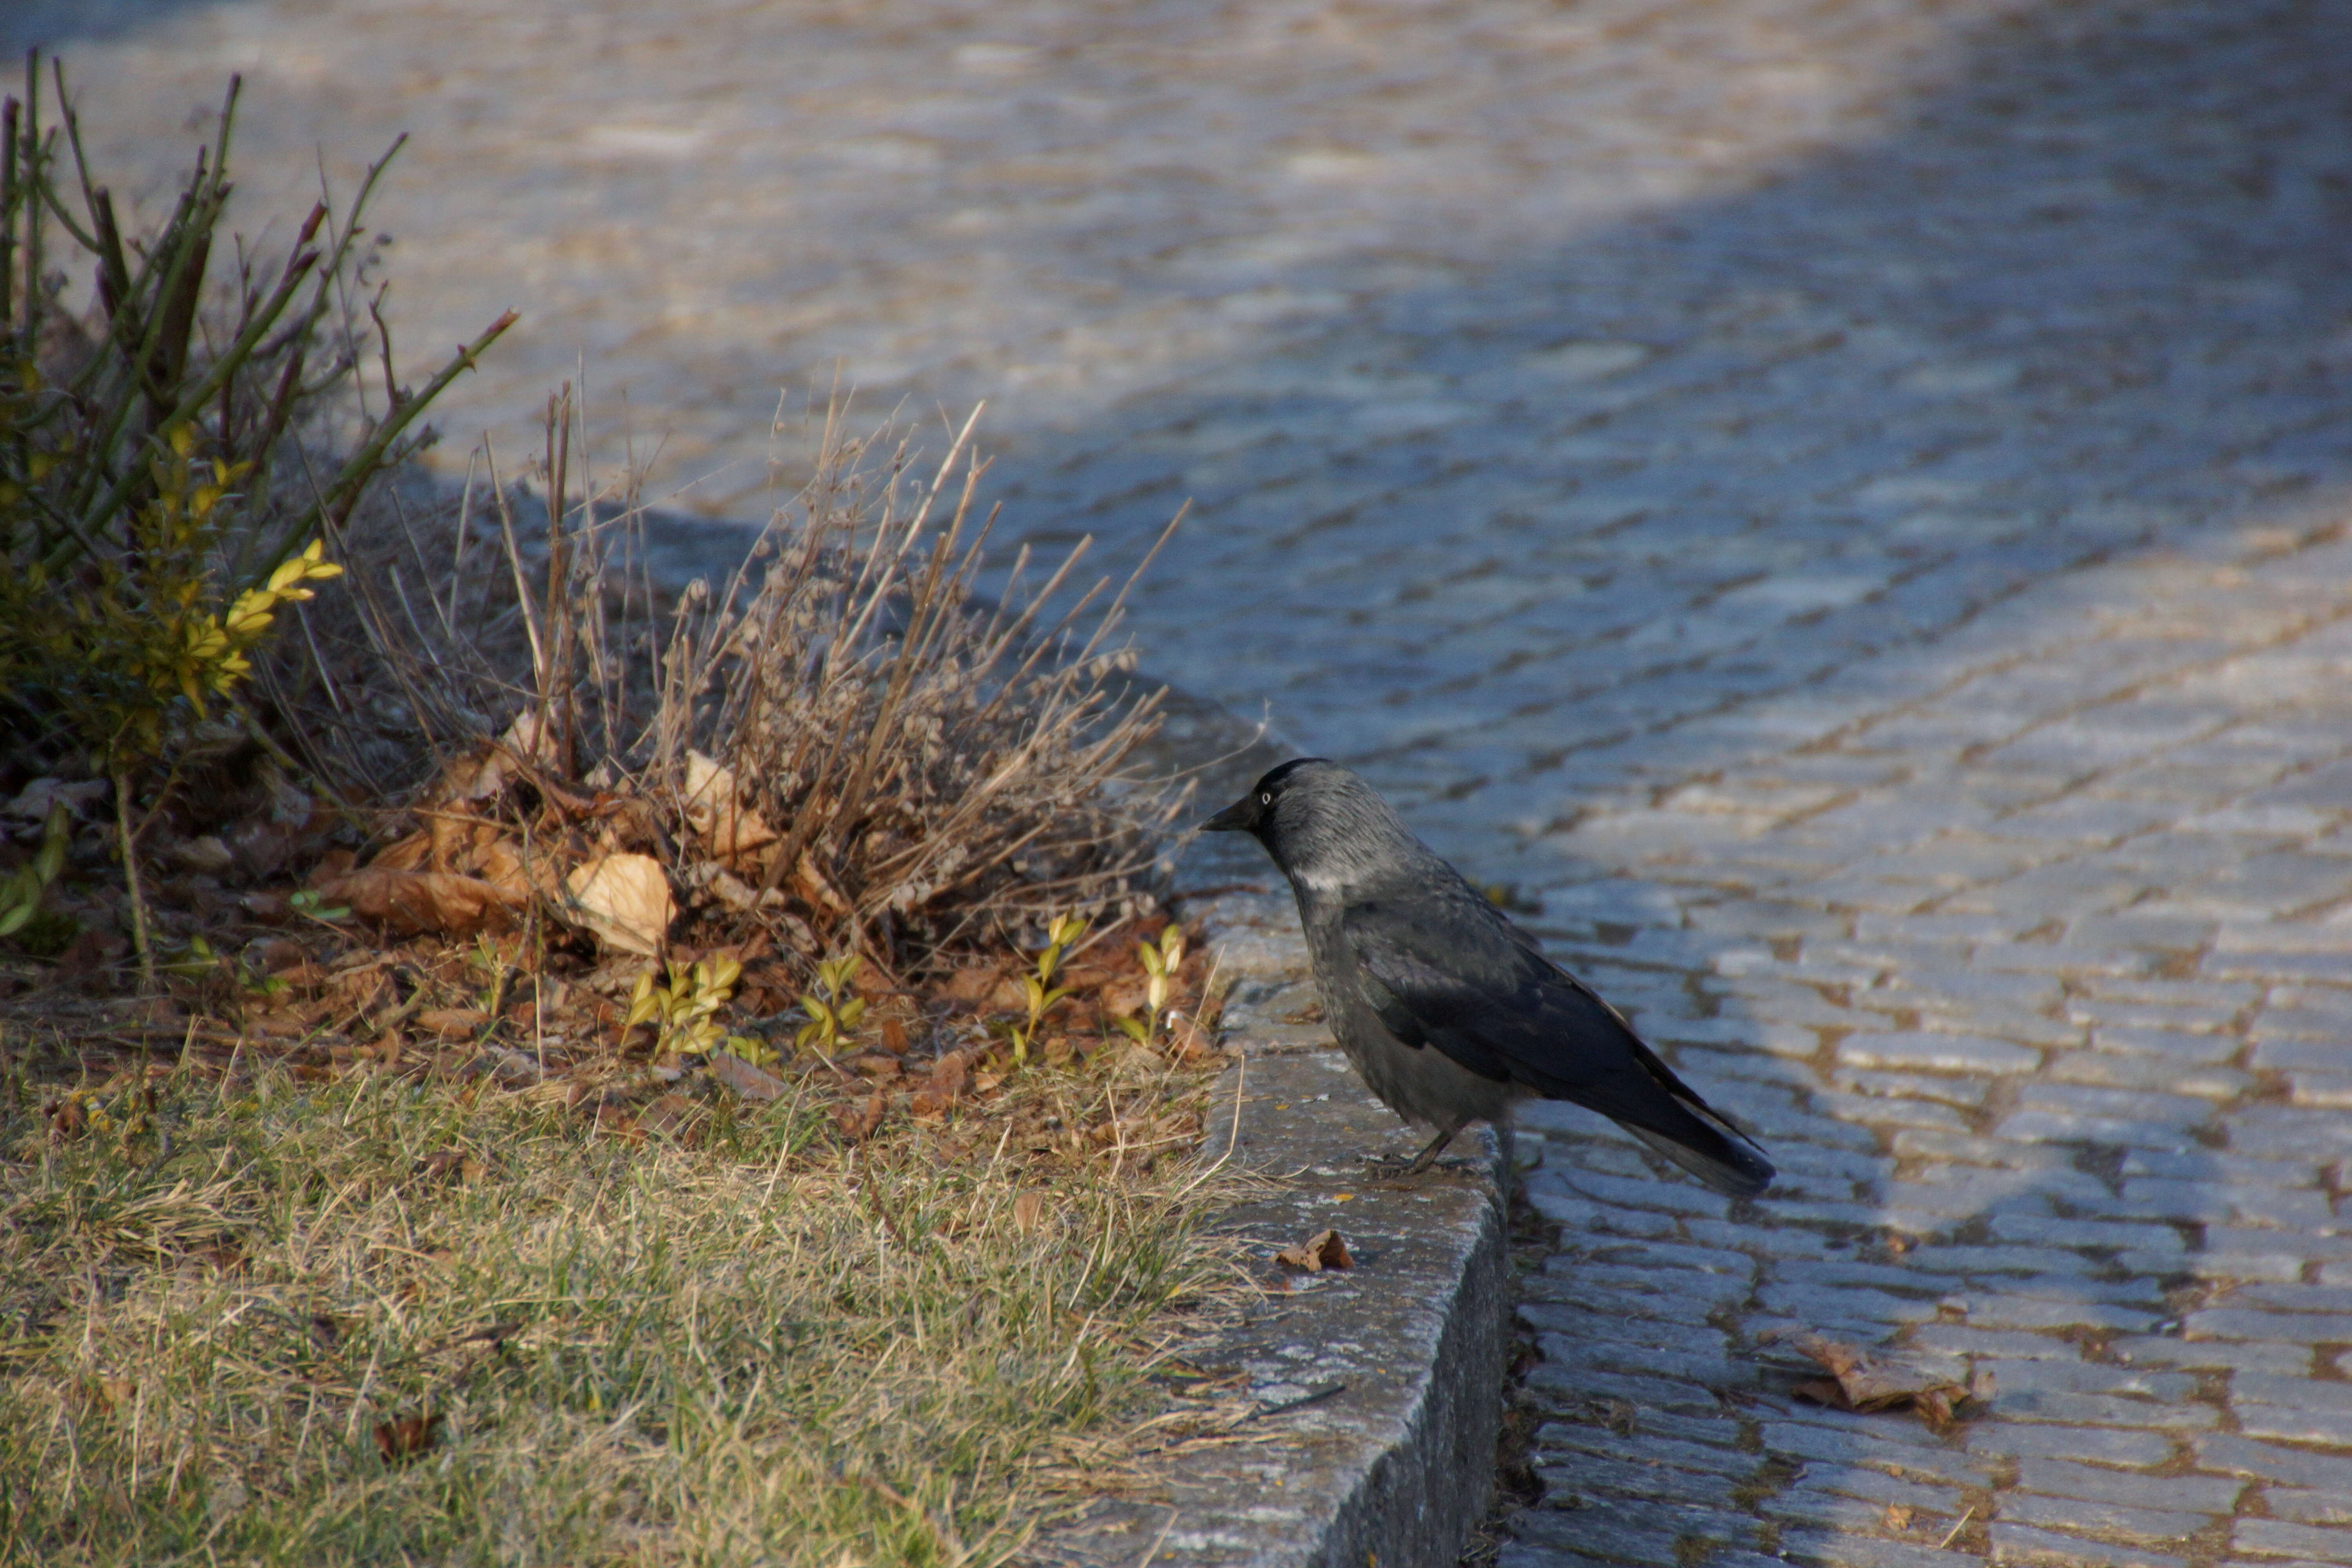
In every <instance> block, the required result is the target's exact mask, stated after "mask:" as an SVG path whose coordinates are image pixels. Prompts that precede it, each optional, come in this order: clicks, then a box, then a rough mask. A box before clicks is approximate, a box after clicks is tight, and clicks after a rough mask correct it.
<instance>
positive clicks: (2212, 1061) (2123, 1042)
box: [2091, 1024, 2243, 1066]
mask: <svg viewBox="0 0 2352 1568" xmlns="http://www.w3.org/2000/svg"><path fill="white" fill-rule="evenodd" d="M2091 1047H2092V1049H2094V1050H2100V1051H2114V1052H2117V1053H2122V1054H2126V1055H2132V1056H2143V1057H2151V1058H2156V1059H2158V1060H2160V1061H2174V1062H2180V1063H2184V1064H2187V1063H2196V1064H2198V1065H2200V1066H2213V1065H2219V1064H2221V1063H2224V1062H2228V1061H2230V1060H2231V1058H2235V1057H2236V1056H2237V1055H2238V1053H2239V1051H2240V1050H2242V1048H2243V1047H2242V1045H2241V1044H2240V1042H2239V1040H2238V1038H2237V1037H2235V1036H2233V1035H2227V1034H2221V1033H2200V1032H2196V1031H2191V1030H2166V1029H2150V1028H2144V1027H2138V1026H2128V1025H2106V1024H2095V1025H2094V1026H2092V1029H2091Z"/></svg>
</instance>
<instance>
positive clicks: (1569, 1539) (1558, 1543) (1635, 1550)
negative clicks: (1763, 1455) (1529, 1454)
mask: <svg viewBox="0 0 2352 1568" xmlns="http://www.w3.org/2000/svg"><path fill="white" fill-rule="evenodd" d="M1560 1495H1561V1496H1562V1497H1563V1498H1566V1497H1579V1496H1580V1495H1581V1494H1580V1493H1577V1492H1575V1491H1574V1490H1573V1489H1568V1490H1564V1491H1563V1492H1562V1493H1561V1494H1560ZM1512 1533H1513V1534H1514V1535H1516V1536H1517V1538H1518V1539H1519V1540H1521V1541H1524V1542H1529V1543H1531V1544H1534V1545H1538V1546H1550V1547H1555V1548H1564V1549H1566V1550H1569V1551H1573V1552H1588V1553H1591V1554H1593V1555H1596V1556H1601V1557H1605V1558H1610V1559H1612V1560H1615V1561H1617V1562H1622V1563H1641V1564H1644V1565H1645V1568H1682V1564H1683V1563H1684V1562H1685V1560H1686V1559H1687V1558H1688V1556H1689V1555H1690V1552H1691V1547H1692V1546H1693V1545H1696V1544H1697V1543H1699V1542H1722V1543H1724V1544H1727V1545H1730V1546H1734V1547H1751V1546H1754V1545H1755V1544H1757V1537H1758V1528H1757V1524H1756V1521H1754V1520H1752V1519H1749V1518H1747V1517H1745V1516H1743V1515H1740V1514H1738V1513H1732V1512H1727V1511H1724V1510H1716V1509H1709V1508H1704V1507H1689V1506H1684V1507H1676V1506H1675V1505H1673V1504H1671V1503H1666V1502H1641V1501H1633V1500H1624V1499H1606V1500H1603V1499H1598V1498H1596V1499H1593V1500H1590V1501H1588V1502H1587V1503H1586V1505H1585V1506H1583V1507H1580V1508H1572V1509H1571V1508H1560V1507H1556V1506H1548V1507H1544V1508H1540V1509H1533V1510H1528V1511H1527V1512H1525V1513H1522V1514H1519V1515H1517V1517H1516V1518H1514V1519H1513V1521H1512Z"/></svg>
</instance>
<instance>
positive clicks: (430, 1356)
mask: <svg viewBox="0 0 2352 1568" xmlns="http://www.w3.org/2000/svg"><path fill="white" fill-rule="evenodd" d="M192 1059H193V1058H192ZM1134 1063H1135V1065H1134V1068H1133V1070H1134V1071H1135V1072H1139V1073H1145V1074H1149V1073H1150V1071H1151V1070H1152V1069H1150V1068H1147V1067H1145V1066H1144V1058H1142V1057H1141V1056H1140V1054H1138V1056H1137V1057H1136V1058H1134ZM22 1066H23V1063H22V1061H21V1060H19V1061H18V1062H17V1063H16V1064H15V1065H14V1068H12V1079H11V1083H10V1093H9V1096H8V1104H7V1107H6V1116H5V1149H6V1151H7V1158H6V1161H5V1166H0V1213H5V1222H0V1313H5V1319H0V1321H5V1329H0V1334H5V1338H0V1357H5V1377H0V1510H5V1513H0V1543H5V1544H0V1561H5V1562H7V1563H93V1564H95V1563H178V1562H199V1561H202V1562H214V1561H234V1562H246V1563H304V1564H314V1563H376V1562H419V1561H430V1562H439V1563H476V1562H484V1563H487V1562H498V1563H607V1562H629V1563H736V1562H746V1563H748V1562H761V1563H810V1564H821V1565H824V1568H837V1565H840V1564H847V1563H877V1564H879V1563H908V1564H933V1563H937V1564H950V1563H955V1564H961V1563H999V1562H1003V1561H1005V1560H1006V1559H1007V1558H1008V1557H1010V1556H1011V1555H1012V1554H1013V1553H1014V1552H1017V1551H1018V1550H1019V1549H1020V1547H1021V1544H1022V1543H1023V1542H1024V1540H1025V1539H1026V1538H1027V1536H1028V1534H1029V1532H1030V1531H1032V1530H1033V1529H1034V1525H1035V1524H1036V1522H1038V1521H1040V1520H1042V1519H1044V1518H1048V1517H1050V1516H1051V1515H1052V1514H1053V1513H1054V1512H1055V1501H1056V1499H1057V1498H1060V1497H1063V1496H1066V1495H1069V1494H1070V1493H1071V1492H1072V1490H1073V1489H1088V1490H1099V1489H1103V1487H1104V1486H1105V1484H1106V1483H1107V1482H1110V1483H1115V1482H1116V1481H1117V1480H1118V1479H1119V1476H1120V1473H1121V1466H1122V1464H1123V1463H1124V1462H1125V1461H1126V1460H1127V1459H1128V1458H1129V1457H1131V1456H1132V1455H1134V1454H1135V1453H1136V1452H1137V1451H1138V1450H1139V1449H1140V1448H1142V1447H1149V1446H1151V1445H1152V1444H1155V1443H1159V1442H1164V1441H1167V1440H1169V1439H1170V1438H1171V1436H1177V1435H1179V1434H1181V1431H1183V1430H1186V1429H1189V1428H1188V1427H1187V1423H1188V1422H1190V1423H1192V1425H1194V1426H1197V1425H1199V1424H1200V1423H1199V1419H1198V1416H1197V1414H1195V1415H1182V1414H1178V1415H1168V1414H1165V1412H1167V1411H1168V1409H1169V1402H1168V1400H1167V1398H1166V1396H1165V1394H1164V1393H1163V1392H1162V1391H1161V1390H1160V1388H1159V1387H1158V1386H1156V1385H1155V1384H1154V1383H1153V1381H1152V1379H1153V1374H1154V1372H1155V1370H1156V1369H1158V1368H1160V1367H1161V1366H1162V1365H1163V1364H1164V1363H1166V1362H1167V1361H1168V1360H1169V1358H1170V1357H1171V1355H1173V1354H1174V1353H1175V1352H1176V1349H1177V1348H1178V1342H1179V1341H1180V1340H1181V1337H1183V1336H1184V1335H1185V1334H1186V1333H1187V1332H1194V1331H1198V1329H1199V1326H1200V1325H1201V1324H1202V1322H1203V1321H1205V1319H1204V1314H1206V1316H1208V1317H1214V1316H1216V1315H1218V1314H1217V1313H1216V1312H1215V1310H1214V1308H1215V1306H1216V1304H1217V1302H1218V1301H1219V1300H1220V1299H1221V1297H1222V1296H1223V1294H1225V1293H1226V1292H1229V1291H1230V1290H1231V1289H1233V1288H1234V1281H1235V1277H1234V1274H1233V1272H1232V1270H1231V1269H1230V1268H1229V1266H1228V1264H1227V1262H1226V1259H1225V1256H1224V1251H1223V1247H1221V1246H1220V1245H1219V1244H1217V1243H1215V1242H1214V1241H1213V1240H1211V1239H1208V1238H1204V1237H1202V1235H1201V1234H1199V1232H1198V1231H1197V1229H1196V1226H1197V1224H1198V1221H1199V1219H1200V1216H1201V1215H1202V1212H1203V1210H1204V1208H1205V1206H1206V1205H1207V1204H1208V1202H1209V1199H1210V1197H1211V1195H1212V1194H1205V1193H1204V1192H1203V1191H1202V1187H1201V1185H1200V1184H1199V1182H1198V1181H1197V1180H1192V1181H1187V1180H1185V1179H1183V1178H1182V1177H1181V1175H1171V1174H1169V1173H1162V1174H1161V1175H1160V1176H1158V1177H1154V1176H1151V1175H1150V1174H1139V1173H1137V1171H1136V1165H1135V1163H1133V1162H1126V1163H1124V1164H1122V1162H1120V1161H1119V1160H1118V1156H1117V1153H1116V1152H1103V1153H1097V1154H1094V1155H1091V1156H1087V1157H1073V1156H1069V1155H1066V1154H1058V1155H1053V1156H1047V1155H1045V1154H1043V1153H1041V1152H1036V1151H1034V1150H1032V1149H1030V1148H1027V1147H1024V1143H1025V1140H1016V1139H1015V1138H1014V1136H1013V1133H1014V1131H1015V1128H1016V1125H1017V1122H1018V1114H1017V1111H1016V1110H1015V1109H1014V1108H1012V1107H1010V1106H1007V1107H1004V1108H1002V1109H1003V1112H1004V1119H1003V1124H1002V1127H1001V1128H1000V1127H999V1126H998V1125H997V1124H996V1123H995V1121H992V1120H991V1121H968V1122H950V1123H940V1124H936V1125H924V1124H920V1123H913V1122H902V1123H898V1124H897V1125H896V1126H895V1127H893V1128H892V1129H890V1130H888V1131H886V1132H885V1133H884V1134H882V1135H880V1136H877V1137H875V1138H872V1139H870V1140H869V1141H867V1142H864V1143H862V1144H859V1145H856V1146H855V1147H854V1148H853V1149H849V1150H844V1149H843V1148H842V1147H841V1146H840V1145H839V1144H838V1142H836V1140H835V1135H834V1132H833V1130H832V1124H831V1120H830V1119H829V1118H828V1117H826V1116H825V1115H824V1113H823V1111H822V1110H821V1109H820V1108H818V1107H816V1106H814V1105H813V1104H806V1103H799V1102H796V1101H793V1100H786V1101H780V1102H778V1103H777V1104H775V1105H772V1106H769V1107H764V1108H759V1109H756V1110H755V1109H752V1108H750V1107H745V1106H741V1105H737V1104H732V1103H730V1102H726V1101H720V1102H718V1103H717V1104H716V1105H714V1107H713V1108H712V1115H711V1119H710V1121H709V1122H708V1123H707V1125H705V1126H704V1127H703V1128H702V1129H701V1135H700V1136H699V1138H698V1140H696V1142H697V1143H698V1146H694V1147H688V1146H687V1144H686V1142H683V1141H674V1140H671V1139H667V1138H655V1139H653V1140H650V1141H648V1142H628V1141H624V1140H619V1139H614V1138H611V1137H604V1136H600V1134H599V1128H598V1124H597V1123H596V1122H595V1121H583V1119H581V1118H579V1117H577V1116H575V1115H568V1114H566V1113H565V1110H564V1107H563V1105H562V1101H561V1100H553V1099H548V1098H540V1099H534V1098H533V1097H531V1096H530V1095H517V1094H509V1093H502V1092H499V1091H496V1090H494V1089H484V1088H482V1087H481V1086H480V1085H479V1084H477V1085H472V1086H464V1087H457V1086H451V1085H447V1084H435V1083H432V1082H426V1081H414V1080H409V1079H402V1078H400V1077H397V1076H394V1075H392V1074H388V1073H376V1074H368V1073H354V1074H350V1075H347V1076H344V1077H341V1078H340V1079H334V1080H332V1081H328V1082H322V1083H317V1084H304V1083H300V1082H298V1081H297V1080H296V1079H294V1078H292V1077H291V1076H290V1075H289V1074H288V1073H287V1072H285V1071H284V1070H283V1069H280V1068H270V1069H269V1070H267V1071H265V1072H263V1073H260V1074H258V1075H252V1076H236V1075H231V1076H229V1077H226V1078H225V1079H220V1080H217V1081H215V1080H214V1079H209V1078H208V1077H206V1076H205V1075H204V1074H203V1073H201V1072H198V1071H195V1070H192V1069H189V1068H180V1069H173V1070H166V1069H163V1068H151V1069H149V1070H148V1071H147V1072H146V1073H143V1074H142V1073H129V1074H123V1075H120V1076H118V1078H117V1079H115V1080H114V1081H113V1082H112V1083H111V1084H110V1086H108V1087H107V1088H105V1089H100V1090H95V1091H90V1090H84V1091H77V1092H74V1093H70V1094H66V1095H54V1094H53V1095H51V1096H50V1097H48V1098H47V1100H42V1099H39V1098H37V1096H36V1095H35V1094H33V1093H32V1092H31V1091H29V1090H28V1089H27V1087H26V1081H25V1079H24V1078H23V1077H22V1071H21V1069H22ZM1024 1082H1025V1083H1026V1084H1027V1086H1028V1090H1027V1092H1028V1093H1029V1094H1030V1095H1031V1096H1033V1097H1040V1098H1043V1099H1051V1098H1052V1097H1054V1096H1056V1095H1059V1096H1063V1097H1065V1098H1070V1097H1077V1098H1084V1097H1087V1096H1089V1095H1098V1094H1100V1093H1101V1092H1103V1091H1105V1090H1108V1092H1109V1093H1111V1095H1112V1096H1113V1097H1114V1099H1116V1097H1117V1095H1118V1090H1119V1088H1120V1087H1121V1086H1120V1085H1118V1084H1117V1083H1115V1082H1110V1081H1108V1080H1102V1079H1081V1078H1079V1077H1077V1076H1076V1075H1068V1074H1054V1073H1047V1072H1037V1073H1034V1074H1031V1075H1028V1076H1027V1078H1026V1079H1024ZM1124 1087H1125V1089H1126V1090H1127V1092H1128V1094H1129V1096H1130V1097H1139V1098H1149V1095H1148V1093H1147V1091H1151V1090H1153V1089H1155V1086H1154V1085H1151V1084H1149V1083H1142V1082H1133V1081H1130V1082H1129V1083H1127V1084H1126V1085H1125V1086H1124ZM1171 1087H1173V1088H1175V1089H1177V1090H1178V1092H1182V1090H1183V1086H1181V1085H1177V1086H1171V1084H1169V1083H1167V1082H1164V1081H1163V1082H1161V1083H1160V1084H1159V1085H1157V1086H1156V1089H1157V1091H1158V1092H1159V1093H1160V1094H1162V1095H1164V1094H1165V1093H1166V1092H1167V1091H1168V1090H1169V1089H1171ZM1197 1092H1198V1091H1197V1089H1193V1090H1192V1093H1194V1094H1195V1095H1197ZM990 1142H993V1144H994V1147H993V1148H992V1149H991V1148H990V1147H989V1146H988V1145H989V1143H990ZM1211 1424H1212V1425H1213V1423H1211Z"/></svg>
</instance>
